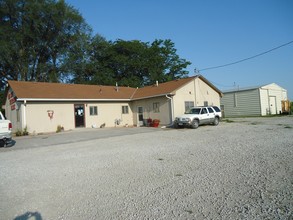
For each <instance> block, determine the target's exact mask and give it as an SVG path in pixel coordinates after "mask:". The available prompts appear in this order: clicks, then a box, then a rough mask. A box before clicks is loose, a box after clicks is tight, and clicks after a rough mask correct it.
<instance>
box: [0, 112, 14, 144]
mask: <svg viewBox="0 0 293 220" xmlns="http://www.w3.org/2000/svg"><path fill="white" fill-rule="evenodd" d="M11 130H12V123H11V122H10V121H9V120H6V119H5V117H4V116H3V114H2V112H0V147H4V146H5V145H7V144H8V143H9V142H11V133H12V131H11Z"/></svg>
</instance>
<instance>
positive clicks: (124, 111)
mask: <svg viewBox="0 0 293 220" xmlns="http://www.w3.org/2000/svg"><path fill="white" fill-rule="evenodd" d="M122 114H128V106H127V105H123V106H122Z"/></svg>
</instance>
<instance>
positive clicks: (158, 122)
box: [152, 119, 160, 128]
mask: <svg viewBox="0 0 293 220" xmlns="http://www.w3.org/2000/svg"><path fill="white" fill-rule="evenodd" d="M159 124H160V120H159V119H154V120H153V123H152V125H153V127H155V128H157V127H158V126H159Z"/></svg>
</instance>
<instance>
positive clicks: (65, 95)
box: [8, 81, 136, 100]
mask: <svg viewBox="0 0 293 220" xmlns="http://www.w3.org/2000/svg"><path fill="white" fill-rule="evenodd" d="M8 84H9V86H10V87H11V88H12V89H13V91H14V93H15V95H16V97H17V98H18V99H25V98H26V99H56V100H58V99H80V100H82V99H109V100H115V99H119V100H121V99H130V97H131V96H132V95H133V93H134V92H135V90H136V89H134V88H130V87H118V91H117V88H116V87H115V86H97V85H81V84H62V83H43V82H24V81H8Z"/></svg>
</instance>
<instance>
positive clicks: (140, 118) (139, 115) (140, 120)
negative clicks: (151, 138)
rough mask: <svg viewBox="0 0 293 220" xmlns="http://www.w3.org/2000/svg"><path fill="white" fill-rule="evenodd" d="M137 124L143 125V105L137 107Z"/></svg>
mask: <svg viewBox="0 0 293 220" xmlns="http://www.w3.org/2000/svg"><path fill="white" fill-rule="evenodd" d="M137 119H138V122H137V126H142V125H143V107H137Z"/></svg>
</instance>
